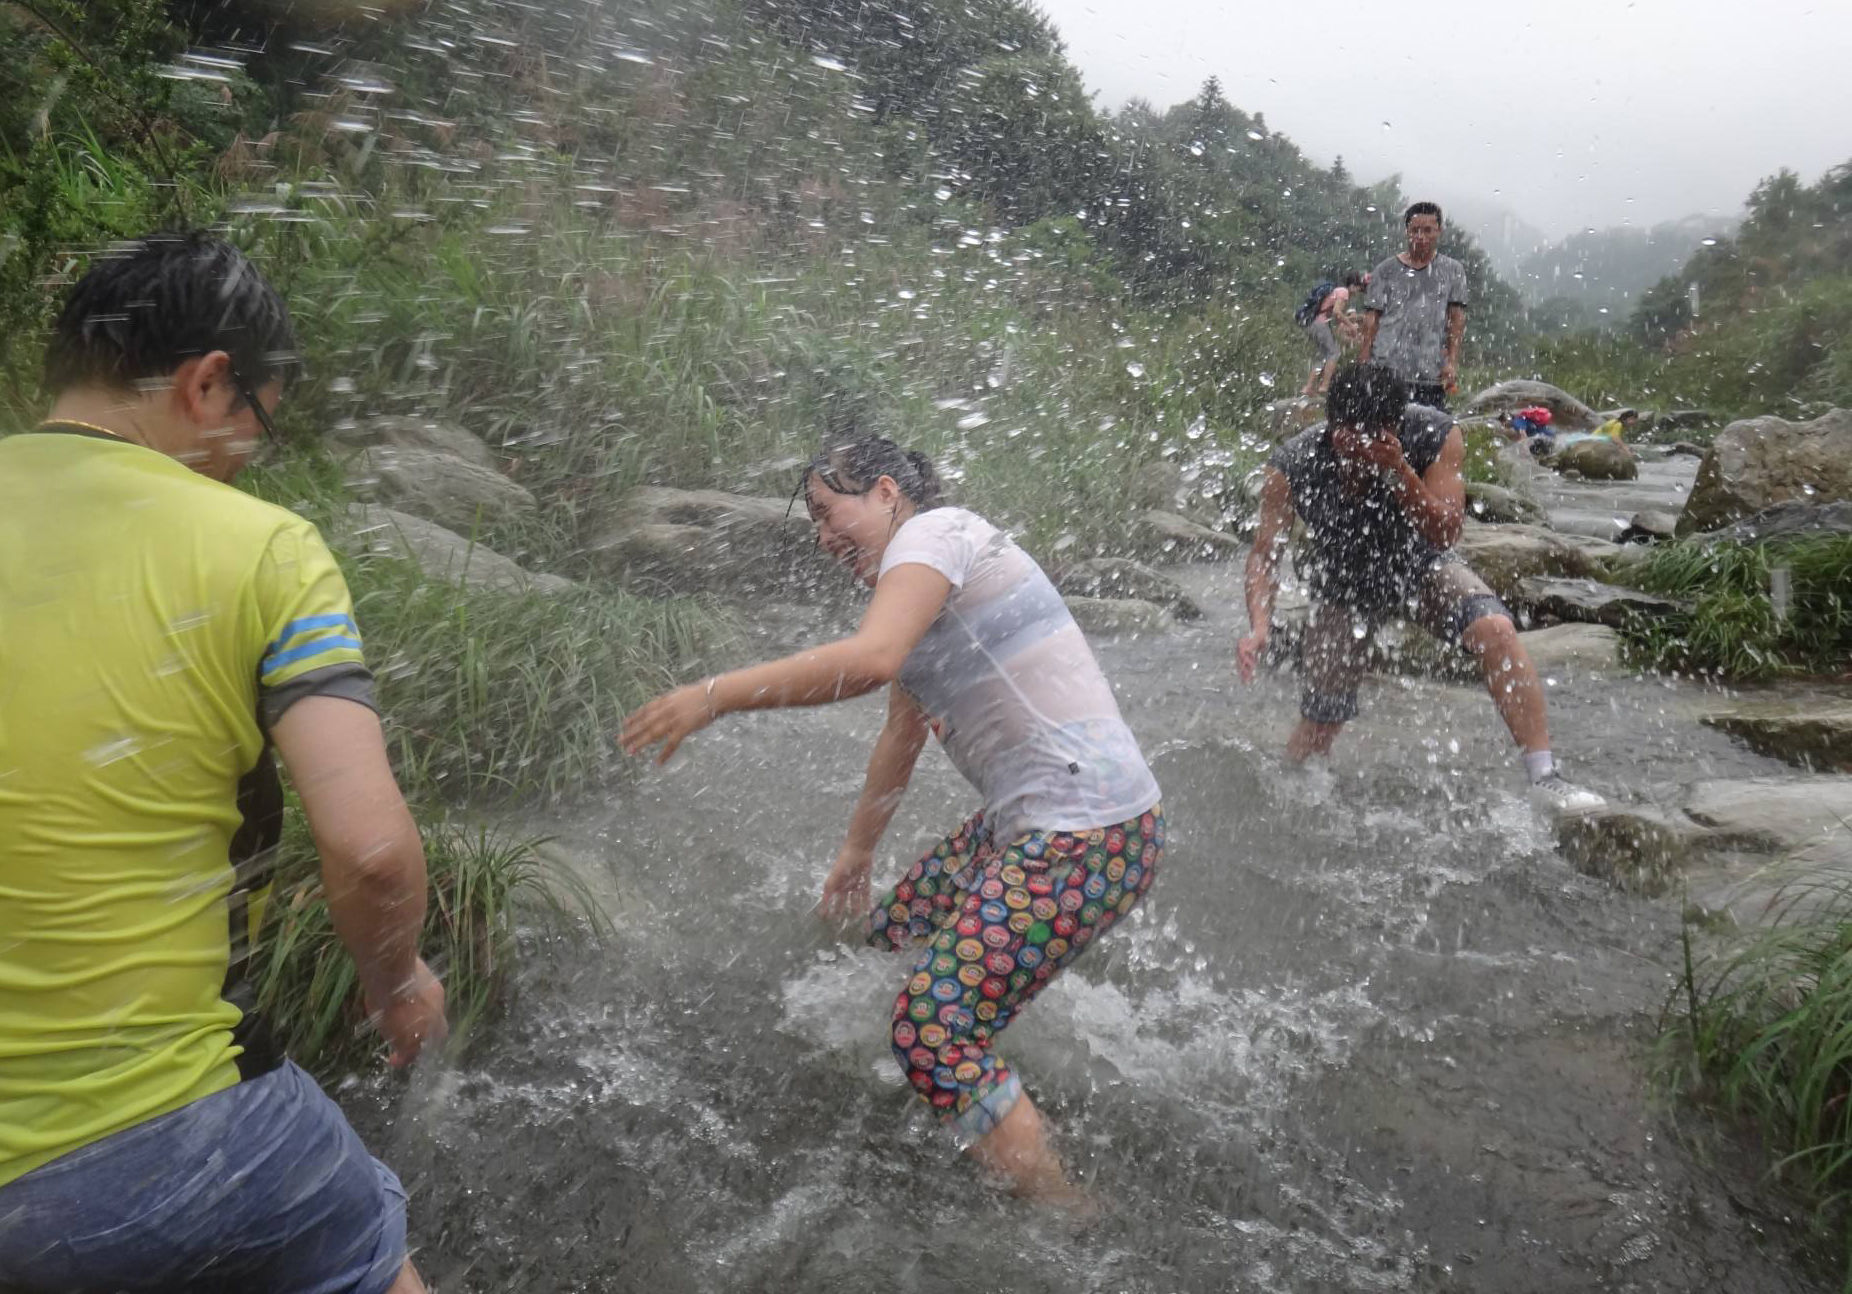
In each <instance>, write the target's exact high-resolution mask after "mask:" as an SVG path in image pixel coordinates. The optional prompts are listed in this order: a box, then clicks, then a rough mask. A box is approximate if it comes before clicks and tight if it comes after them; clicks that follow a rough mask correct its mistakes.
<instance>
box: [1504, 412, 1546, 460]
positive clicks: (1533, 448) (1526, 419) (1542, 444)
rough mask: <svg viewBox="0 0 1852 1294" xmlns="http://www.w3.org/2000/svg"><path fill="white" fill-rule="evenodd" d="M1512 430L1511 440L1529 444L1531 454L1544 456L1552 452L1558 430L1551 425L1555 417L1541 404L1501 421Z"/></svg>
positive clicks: (1509, 415) (1510, 415)
mask: <svg viewBox="0 0 1852 1294" xmlns="http://www.w3.org/2000/svg"><path fill="white" fill-rule="evenodd" d="M1500 421H1501V422H1503V423H1504V424H1505V425H1506V426H1507V427H1509V428H1510V429H1511V439H1513V440H1523V441H1526V442H1528V445H1527V447H1528V448H1529V450H1530V452H1531V453H1533V454H1537V455H1543V454H1547V453H1549V452H1550V450H1551V449H1552V448H1553V447H1554V445H1555V442H1556V428H1555V427H1554V426H1552V425H1551V424H1552V423H1553V422H1554V421H1555V415H1554V414H1552V413H1551V412H1550V411H1549V410H1548V409H1546V408H1544V407H1543V406H1542V405H1540V404H1534V405H1531V406H1530V407H1529V408H1526V409H1519V410H1518V411H1517V412H1516V413H1514V414H1508V415H1506V416H1505V417H1504V418H1501V419H1500Z"/></svg>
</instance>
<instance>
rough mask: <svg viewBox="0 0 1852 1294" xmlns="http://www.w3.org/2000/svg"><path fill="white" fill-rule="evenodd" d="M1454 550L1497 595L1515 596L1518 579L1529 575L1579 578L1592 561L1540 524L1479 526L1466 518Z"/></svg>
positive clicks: (1591, 569) (1587, 571) (1587, 572)
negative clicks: (1466, 520)
mask: <svg viewBox="0 0 1852 1294" xmlns="http://www.w3.org/2000/svg"><path fill="white" fill-rule="evenodd" d="M1455 551H1456V552H1458V553H1459V554H1460V556H1461V557H1464V558H1465V559H1466V562H1467V564H1468V565H1469V566H1471V567H1472V568H1473V570H1475V571H1477V572H1478V574H1479V578H1480V579H1482V580H1484V581H1485V582H1486V583H1487V584H1490V585H1491V586H1492V589H1493V591H1494V592H1496V593H1497V594H1498V595H1499V596H1500V597H1501V598H1505V599H1507V600H1510V599H1515V598H1516V597H1517V596H1518V589H1519V582H1520V581H1521V580H1523V579H1524V578H1525V577H1526V576H1531V575H1559V576H1565V577H1574V578H1582V577H1586V576H1589V575H1592V574H1593V573H1594V562H1593V560H1592V559H1591V558H1590V557H1589V556H1588V554H1587V553H1585V552H1583V551H1582V549H1581V548H1579V547H1577V546H1576V545H1575V544H1572V543H1569V542H1567V541H1566V540H1564V539H1563V537H1562V536H1560V535H1557V534H1555V533H1553V532H1551V531H1548V530H1545V529H1543V528H1542V527H1540V526H1482V525H1479V524H1478V523H1476V522H1473V521H1468V522H1467V523H1466V524H1465V525H1464V526H1463V527H1462V528H1461V531H1460V542H1459V544H1458V545H1457V546H1456V548H1455Z"/></svg>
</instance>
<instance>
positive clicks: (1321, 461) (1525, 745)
mask: <svg viewBox="0 0 1852 1294" xmlns="http://www.w3.org/2000/svg"><path fill="white" fill-rule="evenodd" d="M1408 395H1409V392H1408V386H1407V384H1406V383H1404V382H1403V381H1402V379H1400V378H1399V377H1397V376H1396V375H1395V374H1394V373H1393V372H1391V371H1390V370H1389V369H1388V368H1386V367H1384V366H1383V365H1380V364H1352V365H1349V366H1348V367H1346V368H1344V369H1342V370H1340V371H1339V372H1338V374H1337V376H1336V377H1335V378H1334V379H1333V380H1332V383H1331V393H1330V396H1329V397H1328V398H1327V400H1326V404H1325V422H1324V423H1323V424H1321V425H1319V426H1316V427H1311V428H1308V429H1307V430H1306V431H1303V432H1301V433H1300V434H1299V435H1297V436H1295V437H1293V438H1292V439H1291V440H1289V441H1287V442H1286V443H1285V444H1284V445H1282V446H1280V448H1279V449H1278V450H1276V451H1275V452H1274V455H1273V457H1272V459H1271V460H1269V462H1268V465H1267V468H1266V476H1265V480H1264V482H1263V484H1262V487H1261V503H1260V523H1259V528H1258V530H1257V531H1256V533H1255V536H1254V547H1253V550H1252V551H1251V552H1250V553H1249V554H1248V561H1247V605H1248V618H1249V624H1250V627H1251V632H1250V633H1249V634H1248V635H1247V637H1245V638H1243V639H1241V641H1240V643H1239V645H1238V647H1237V649H1236V665H1237V668H1238V669H1239V671H1240V674H1241V678H1242V681H1243V682H1251V681H1252V680H1253V677H1254V671H1255V667H1256V666H1257V665H1258V663H1259V661H1260V659H1261V656H1262V654H1263V653H1264V651H1265V650H1266V646H1267V637H1268V632H1269V629H1270V627H1271V624H1272V619H1273V602H1274V597H1275V595H1276V594H1277V592H1278V590H1279V561H1280V553H1281V550H1282V549H1283V548H1284V547H1285V545H1286V540H1287V536H1288V532H1289V531H1290V529H1291V525H1292V519H1293V514H1294V513H1297V514H1298V516H1299V517H1300V518H1301V519H1302V520H1303V521H1304V522H1305V526H1306V530H1307V539H1308V544H1307V548H1308V550H1309V551H1308V560H1307V562H1306V565H1307V567H1308V569H1306V570H1304V571H1301V572H1300V574H1301V575H1302V576H1303V577H1304V578H1305V580H1306V584H1307V587H1308V591H1309V592H1310V593H1311V597H1312V612H1311V619H1310V621H1309V622H1308V624H1307V625H1306V630H1305V638H1304V641H1303V644H1302V648H1301V653H1300V661H1301V668H1302V670H1303V673H1304V677H1305V690H1304V694H1303V696H1302V698H1301V700H1300V705H1299V711H1300V714H1301V715H1302V716H1303V717H1302V718H1301V719H1300V721H1299V726H1298V727H1297V728H1295V729H1294V730H1293V734H1292V736H1291V738H1290V739H1289V740H1288V741H1287V744H1286V755H1287V758H1288V759H1290V760H1292V761H1294V762H1295V763H1297V762H1299V761H1302V760H1304V759H1306V758H1307V757H1308V756H1311V755H1324V754H1328V753H1329V752H1330V750H1331V744H1332V742H1333V741H1335V740H1336V739H1337V735H1338V733H1339V731H1340V730H1342V728H1343V727H1344V725H1345V724H1346V723H1348V722H1349V721H1350V720H1351V719H1353V718H1355V717H1356V715H1357V685H1358V683H1359V681H1360V680H1361V679H1362V676H1363V671H1364V666H1365V663H1366V660H1367V658H1368V654H1369V648H1370V639H1371V637H1372V636H1373V635H1374V633H1375V631H1376V629H1377V627H1378V626H1380V625H1381V624H1382V623H1383V622H1384V621H1386V620H1391V619H1394V618H1397V617H1406V618H1408V619H1410V620H1413V621H1414V622H1415V623H1417V624H1419V625H1420V626H1421V627H1422V628H1423V629H1425V630H1427V631H1428V632H1429V633H1431V634H1433V635H1434V636H1435V637H1436V638H1439V639H1440V640H1442V641H1443V642H1455V643H1459V644H1460V645H1461V646H1462V647H1464V648H1465V649H1466V650H1467V651H1468V652H1469V653H1470V654H1471V655H1472V656H1473V658H1474V659H1475V660H1476V661H1478V663H1479V666H1480V668H1481V669H1482V670H1483V671H1484V674H1485V682H1486V687H1487V688H1488V689H1489V690H1490V692H1491V694H1492V701H1493V704H1494V705H1496V706H1497V707H1498V713H1499V717H1500V718H1502V719H1503V720H1504V721H1505V726H1506V727H1507V728H1509V729H1510V730H1511V735H1512V738H1513V739H1514V740H1515V741H1516V742H1517V744H1518V746H1519V747H1520V748H1521V749H1522V750H1523V752H1524V764H1525V768H1526V769H1527V770H1528V771H1529V773H1530V780H1531V784H1532V787H1533V789H1534V791H1535V792H1536V795H1537V798H1538V799H1539V801H1540V802H1542V803H1544V804H1545V805H1546V806H1547V807H1551V808H1554V809H1556V810H1558V811H1559V812H1587V811H1589V810H1592V809H1595V808H1598V807H1600V806H1601V805H1602V804H1603V803H1604V801H1603V800H1602V799H1601V797H1600V796H1598V795H1596V794H1594V793H1593V792H1590V791H1585V790H1582V789H1581V788H1579V787H1575V786H1572V785H1570V784H1569V783H1568V782H1566V781H1564V780H1563V778H1562V777H1561V776H1560V775H1559V774H1558V773H1557V771H1556V766H1555V761H1554V759H1553V758H1552V756H1551V753H1550V732H1549V720H1548V716H1547V715H1546V714H1545V712H1544V703H1543V688H1542V686H1541V685H1540V683H1539V682H1538V679H1537V671H1536V668H1535V667H1534V666H1533V665H1532V664H1531V661H1530V656H1529V655H1528V654H1527V653H1526V652H1525V650H1524V646H1523V644H1522V643H1521V642H1519V641H1518V635H1517V629H1516V627H1515V626H1514V625H1513V624H1512V619H1511V613H1510V612H1509V611H1508V610H1506V608H1505V605H1504V603H1502V602H1500V601H1499V599H1498V597H1497V595H1496V594H1494V593H1493V592H1492V590H1491V589H1490V588H1488V587H1487V586H1486V584H1485V581H1483V580H1481V579H1480V578H1479V576H1478V575H1476V574H1474V573H1473V570H1472V568H1471V567H1469V566H1468V565H1467V564H1466V562H1465V560H1464V559H1463V558H1461V557H1460V556H1459V554H1458V553H1456V552H1454V551H1453V546H1454V544H1455V543H1456V542H1458V540H1459V537H1460V526H1461V523H1462V521H1463V520H1464V517H1465V513H1466V482H1465V478H1464V477H1463V476H1462V474H1461V469H1462V466H1463V464H1464V463H1465V458H1466V448H1465V441H1464V438H1463V437H1462V436H1461V434H1460V429H1459V428H1458V427H1457V426H1455V425H1454V422H1453V419H1452V418H1451V417H1449V416H1448V415H1447V414H1445V413H1443V412H1441V411H1439V410H1437V409H1433V408H1430V407H1428V406H1426V405H1420V404H1410V403H1409V398H1408Z"/></svg>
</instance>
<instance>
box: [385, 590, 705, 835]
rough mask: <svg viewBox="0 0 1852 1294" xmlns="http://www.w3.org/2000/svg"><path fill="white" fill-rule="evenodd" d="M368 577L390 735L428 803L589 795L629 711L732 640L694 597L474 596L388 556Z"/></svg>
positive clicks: (409, 785) (401, 764) (400, 763)
mask: <svg viewBox="0 0 1852 1294" xmlns="http://www.w3.org/2000/svg"><path fill="white" fill-rule="evenodd" d="M355 569H356V571H357V573H356V575H355V577H354V584H355V596H354V611H355V615H356V618H357V619H358V620H359V622H360V627H361V633H362V634H363V635H364V637H365V639H366V644H367V657H368V660H369V661H370V662H371V664H372V667H373V671H374V673H375V675H376V676H377V678H378V680H379V699H380V706H381V708H382V710H383V711H384V712H385V715H386V739H387V742H388V744H389V745H390V747H391V750H392V755H393V765H394V767H395V768H396V769H397V770H398V774H399V779H400V782H401V784H402V785H403V786H404V787H405V790H406V793H407V794H408V795H409V796H411V797H412V798H413V799H417V800H422V799H425V798H428V797H442V798H444V799H449V800H453V801H455V800H463V799H471V798H476V799H479V798H489V799H515V798H523V797H540V798H544V799H557V798H559V797H561V796H563V795H565V794H568V793H570V792H572V791H574V790H577V789H580V788H582V787H584V786H585V785H586V784H587V783H588V782H590V781H591V780H592V779H593V778H594V777H595V776H596V775H597V773H598V772H599V770H600V769H601V768H602V767H604V766H605V765H606V764H607V763H608V762H609V761H610V759H611V757H612V753H613V746H612V741H613V738H614V736H615V734H616V732H617V728H618V724H619V721H620V720H621V719H622V718H623V716H624V715H625V713H627V712H628V711H629V710H631V709H633V708H634V707H635V706H637V705H640V704H641V703H642V702H644V701H645V700H648V699H649V697H651V696H652V695H654V694H655V693H657V692H659V691H660V690H662V688H663V687H665V686H667V685H668V684H670V683H672V682H673V681H674V679H675V675H676V673H677V671H678V670H679V669H683V668H686V666H687V664H688V663H690V662H692V661H696V660H699V659H700V658H701V657H702V656H703V655H704V654H706V653H707V652H709V651H711V650H712V649H713V648H714V646H715V645H716V644H717V643H718V642H719V641H720V639H721V636H722V630H721V622H720V620H719V619H718V617H716V616H715V615H713V614H712V613H710V612H707V611H704V610H703V609H701V608H700V607H698V606H696V605H695V604H693V603H690V602H686V601H664V602H658V601H654V600H651V599H649V598H642V597H636V596H633V595H630V594H625V593H602V592H597V591H594V590H589V589H588V590H582V591H578V592H570V593H561V594H556V595H553V596H541V595H538V594H532V593H498V592H490V591H486V590H473V589H464V588H461V587H459V586H455V585H449V584H434V583H430V582H428V581H426V580H425V579H424V578H423V577H422V576H421V575H420V574H419V573H418V572H417V571H416V570H415V569H413V568H411V567H409V566H407V565H405V564H403V563H400V562H396V561H384V560H376V559H365V560H362V561H361V562H358V563H356V564H355Z"/></svg>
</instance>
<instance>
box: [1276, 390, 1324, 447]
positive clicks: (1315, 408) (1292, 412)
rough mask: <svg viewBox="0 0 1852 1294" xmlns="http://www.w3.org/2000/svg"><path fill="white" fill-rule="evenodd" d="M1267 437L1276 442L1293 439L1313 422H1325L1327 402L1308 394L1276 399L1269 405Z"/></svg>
mask: <svg viewBox="0 0 1852 1294" xmlns="http://www.w3.org/2000/svg"><path fill="white" fill-rule="evenodd" d="M1266 413H1267V439H1269V440H1271V441H1273V442H1274V443H1276V444H1277V443H1279V442H1280V441H1282V440H1288V439H1291V438H1292V437H1293V436H1296V435H1298V434H1299V433H1300V432H1302V431H1304V430H1305V429H1306V428H1307V427H1310V426H1311V425H1312V424H1313V423H1316V422H1323V421H1324V418H1325V402H1324V401H1323V400H1314V399H1311V398H1309V397H1307V396H1302V395H1298V396H1294V397H1292V398H1291V399H1289V400H1275V401H1273V402H1272V403H1271V404H1269V405H1268V406H1267V410H1266Z"/></svg>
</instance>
